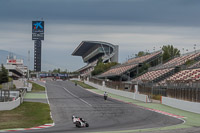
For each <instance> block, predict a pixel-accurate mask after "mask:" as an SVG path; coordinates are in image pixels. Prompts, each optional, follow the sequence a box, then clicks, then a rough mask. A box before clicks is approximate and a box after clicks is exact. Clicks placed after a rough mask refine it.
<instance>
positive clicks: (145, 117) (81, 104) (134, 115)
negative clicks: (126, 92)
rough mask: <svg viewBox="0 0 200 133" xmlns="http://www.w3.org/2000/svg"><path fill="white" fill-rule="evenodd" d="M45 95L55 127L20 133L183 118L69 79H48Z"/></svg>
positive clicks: (62, 132)
mask: <svg viewBox="0 0 200 133" xmlns="http://www.w3.org/2000/svg"><path fill="white" fill-rule="evenodd" d="M46 88H47V94H48V98H49V102H50V107H51V113H52V116H53V120H54V122H55V126H54V127H51V128H47V129H41V130H31V131H20V132H29V133H30V132H34V133H36V132H38V133H40V132H43V133H45V132H46V133H66V132H67V133H78V132H101V131H102V132H103V131H119V130H131V129H143V128H154V127H163V126H170V125H174V124H179V123H182V122H183V121H181V120H179V119H175V118H173V117H169V116H165V115H162V114H159V113H155V112H152V111H148V110H145V109H141V108H138V107H137V106H134V105H131V104H126V103H123V102H120V101H117V100H113V99H111V98H109V99H108V100H107V101H104V100H103V97H102V96H100V95H97V94H94V93H91V92H89V91H87V90H85V89H83V88H81V87H79V86H75V85H74V83H72V82H70V81H47V83H46ZM72 115H75V116H79V117H82V118H84V119H85V120H86V121H87V122H88V123H89V124H90V127H89V128H76V127H75V125H74V124H72V120H71V117H72Z"/></svg>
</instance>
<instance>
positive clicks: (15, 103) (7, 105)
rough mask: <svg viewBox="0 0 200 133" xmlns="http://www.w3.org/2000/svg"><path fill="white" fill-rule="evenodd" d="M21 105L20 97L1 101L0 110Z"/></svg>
mask: <svg viewBox="0 0 200 133" xmlns="http://www.w3.org/2000/svg"><path fill="white" fill-rule="evenodd" d="M19 105H20V97H18V98H17V99H16V100H14V101H10V102H0V110H12V109H14V108H16V107H18V106H19Z"/></svg>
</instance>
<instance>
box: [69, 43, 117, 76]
mask: <svg viewBox="0 0 200 133" xmlns="http://www.w3.org/2000/svg"><path fill="white" fill-rule="evenodd" d="M72 55H73V56H81V57H82V58H83V61H84V62H85V63H87V65H86V66H84V67H82V68H80V69H79V70H77V71H76V72H79V73H80V75H81V76H84V77H85V76H90V75H91V72H92V71H93V70H94V67H95V66H96V64H97V61H98V59H99V58H102V60H103V62H104V63H105V62H118V46H117V45H113V44H110V43H107V42H100V41H82V42H81V43H80V44H79V46H78V47H77V48H76V49H75V50H74V52H73V53H72Z"/></svg>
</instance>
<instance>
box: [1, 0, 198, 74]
mask: <svg viewBox="0 0 200 133" xmlns="http://www.w3.org/2000/svg"><path fill="white" fill-rule="evenodd" d="M199 6H200V1H197V0H190V1H188V0H176V1H174V0H167V1H164V0H163V1H161V0H114V1H113V0H109V1H107V0H95V1H94V0H84V1H82V0H73V1H72V0H28V1H27V0H17V1H16V0H1V1H0V17H1V22H0V29H1V30H0V47H1V49H5V50H10V49H11V50H12V51H13V52H16V53H20V54H23V55H27V51H28V50H32V51H31V53H32V55H33V46H34V45H33V44H34V42H33V41H32V40H31V21H32V20H36V19H37V18H41V17H43V18H44V20H45V40H44V41H42V59H43V60H47V61H49V62H52V64H58V66H60V67H62V68H67V69H68V70H70V71H73V70H77V69H79V68H80V67H81V66H83V65H84V63H83V61H82V59H81V57H74V56H71V53H72V52H73V51H74V49H75V48H76V47H77V46H78V45H79V44H80V42H81V41H83V40H96V41H105V42H109V43H112V44H114V45H119V51H120V55H119V61H120V62H122V61H124V60H125V59H126V58H127V57H128V55H129V57H130V55H134V54H136V53H137V52H138V51H141V50H143V51H145V50H149V51H151V52H152V51H153V47H155V48H156V50H158V49H159V48H160V47H161V46H162V45H167V44H172V45H174V46H175V47H178V48H179V49H182V48H183V47H184V48H185V49H189V51H192V50H193V45H194V44H197V49H198V48H199V49H200V44H198V42H200V39H199V36H200V32H199V31H200V18H199V12H200V8H199Z"/></svg>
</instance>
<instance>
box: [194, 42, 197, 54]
mask: <svg viewBox="0 0 200 133" xmlns="http://www.w3.org/2000/svg"><path fill="white" fill-rule="evenodd" d="M196 46H197V45H196V44H194V52H195V53H196Z"/></svg>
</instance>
